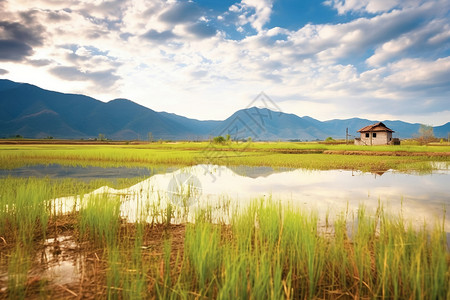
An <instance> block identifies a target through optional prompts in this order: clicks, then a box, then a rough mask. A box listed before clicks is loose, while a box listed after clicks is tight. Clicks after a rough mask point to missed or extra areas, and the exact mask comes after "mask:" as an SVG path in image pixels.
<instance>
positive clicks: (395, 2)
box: [324, 0, 423, 15]
mask: <svg viewBox="0 0 450 300" xmlns="http://www.w3.org/2000/svg"><path fill="white" fill-rule="evenodd" d="M421 2H423V1H421V0H407V1H403V0H327V1H324V3H325V4H326V5H329V6H331V7H333V8H334V9H336V10H337V11H338V13H339V14H341V15H343V14H346V13H349V12H368V13H372V14H375V13H380V12H387V11H390V10H392V9H394V8H407V7H415V6H418V4H420V3H421Z"/></svg>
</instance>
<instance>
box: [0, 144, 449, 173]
mask: <svg viewBox="0 0 450 300" xmlns="http://www.w3.org/2000/svg"><path fill="white" fill-rule="evenodd" d="M325 154H326V155H325ZM435 160H439V161H442V162H447V163H448V162H449V161H450V146H440V145H439V146H414V145H408V146H374V147H367V146H366V147H364V146H355V145H328V144H318V143H287V142H280V143H262V142H258V143H255V142H252V143H241V142H239V143H237V142H231V143H228V144H215V143H211V144H210V143H205V142H199V143H193V142H192V143H189V142H183V143H151V144H140V145H109V144H104V145H58V144H39V145H23V144H20V145H16V144H13V145H0V168H3V169H9V168H16V167H20V166H24V165H32V164H44V165H45V164H48V163H49V162H51V163H58V164H61V165H72V166H88V165H90V166H100V167H115V166H144V167H145V166H158V165H179V166H188V165H196V164H205V163H209V164H223V165H249V166H260V165H264V166H272V167H291V168H309V169H359V170H362V171H378V170H388V169H397V170H417V169H418V170H419V171H422V170H426V169H428V170H430V169H431V164H430V161H435Z"/></svg>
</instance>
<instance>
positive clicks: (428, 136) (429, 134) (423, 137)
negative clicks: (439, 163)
mask: <svg viewBox="0 0 450 300" xmlns="http://www.w3.org/2000/svg"><path fill="white" fill-rule="evenodd" d="M417 140H418V141H419V142H420V143H421V144H423V145H424V144H427V143H430V142H432V141H433V140H434V132H433V127H432V126H429V125H425V124H420V128H419V135H418V137H417Z"/></svg>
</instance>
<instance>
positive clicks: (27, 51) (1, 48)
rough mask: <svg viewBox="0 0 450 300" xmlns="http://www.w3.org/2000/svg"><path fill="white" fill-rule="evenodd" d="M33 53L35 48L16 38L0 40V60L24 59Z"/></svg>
mask: <svg viewBox="0 0 450 300" xmlns="http://www.w3.org/2000/svg"><path fill="white" fill-rule="evenodd" d="M32 54H33V48H31V47H30V46H29V45H27V44H26V43H23V42H20V41H16V40H0V61H22V60H23V59H24V58H25V57H27V56H30V55H32Z"/></svg>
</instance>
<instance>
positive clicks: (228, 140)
mask: <svg viewBox="0 0 450 300" xmlns="http://www.w3.org/2000/svg"><path fill="white" fill-rule="evenodd" d="M225 140H226V141H227V143H229V142H231V135H229V134H227V135H226V136H225Z"/></svg>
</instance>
